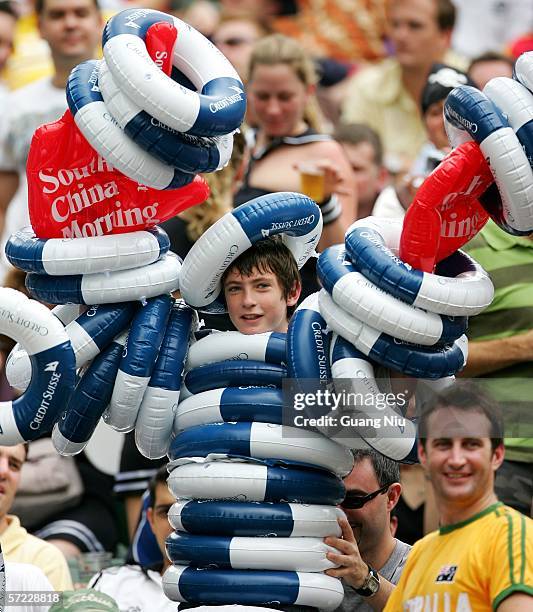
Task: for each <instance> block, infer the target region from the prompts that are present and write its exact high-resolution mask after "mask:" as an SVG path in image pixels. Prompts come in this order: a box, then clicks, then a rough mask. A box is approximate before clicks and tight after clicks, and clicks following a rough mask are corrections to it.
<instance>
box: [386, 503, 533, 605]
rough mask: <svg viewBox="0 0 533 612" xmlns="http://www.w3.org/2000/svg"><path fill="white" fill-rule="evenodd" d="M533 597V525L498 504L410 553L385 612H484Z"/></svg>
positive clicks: (421, 542) (435, 535)
mask: <svg viewBox="0 0 533 612" xmlns="http://www.w3.org/2000/svg"><path fill="white" fill-rule="evenodd" d="M516 592H522V593H527V594H529V595H531V596H533V521H531V519H529V518H527V517H525V516H524V515H522V514H520V513H519V512H516V510H513V509H512V508H509V507H508V506H504V505H503V504H502V503H500V502H498V503H496V504H493V505H492V506H489V507H488V508H486V509H485V510H483V511H482V512H480V513H479V514H476V515H475V516H473V517H471V518H470V519H468V520H466V521H463V522H461V523H457V524H455V525H447V526H446V527H442V528H441V529H440V530H439V531H435V532H433V533H430V534H429V535H427V536H426V537H425V538H423V539H422V540H419V541H418V542H417V543H416V544H415V545H414V546H413V548H412V549H411V552H410V553H409V556H408V558H407V563H406V565H405V567H404V570H403V573H402V576H401V578H400V581H399V583H398V585H397V587H396V588H395V589H394V591H393V592H392V595H391V596H390V598H389V601H388V602H387V606H386V607H385V612H484V611H489V610H492V609H494V610H496V609H497V607H498V606H499V604H500V603H501V602H502V601H503V600H504V599H505V598H506V597H508V596H509V595H511V594H512V593H516Z"/></svg>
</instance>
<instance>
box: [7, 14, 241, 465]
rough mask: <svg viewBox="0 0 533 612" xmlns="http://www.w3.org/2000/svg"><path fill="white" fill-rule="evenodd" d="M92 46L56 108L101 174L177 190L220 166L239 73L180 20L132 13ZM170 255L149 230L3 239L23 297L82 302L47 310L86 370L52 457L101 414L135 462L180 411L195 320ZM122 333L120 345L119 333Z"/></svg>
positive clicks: (156, 451)
mask: <svg viewBox="0 0 533 612" xmlns="http://www.w3.org/2000/svg"><path fill="white" fill-rule="evenodd" d="M159 23H170V24H172V25H173V26H175V27H176V29H177V30H179V36H178V39H177V43H176V45H175V46H174V51H173V58H172V64H173V65H174V73H173V76H172V78H170V77H167V76H166V75H165V74H164V73H163V72H162V71H161V70H160V69H159V67H158V66H157V65H156V63H155V62H154V61H152V59H151V58H150V55H149V54H148V52H147V49H146V44H145V40H146V37H147V32H148V30H149V28H150V27H151V26H152V25H154V24H159ZM103 47H104V57H105V60H104V61H102V62H85V63H84V64H80V65H79V66H78V67H77V68H76V69H74V71H73V72H72V74H71V75H70V77H69V80H68V83H67V101H68V105H69V108H70V110H71V112H72V114H73V116H74V119H75V121H76V124H77V125H78V127H79V128H80V130H81V132H82V133H83V135H84V136H85V138H86V139H87V140H88V142H89V143H90V144H91V146H92V147H93V148H95V149H96V150H97V152H98V153H99V154H100V155H101V156H102V157H104V158H105V159H106V160H107V161H108V162H109V163H110V165H112V166H113V167H116V168H117V169H118V170H120V171H121V172H123V173H124V174H125V175H127V176H128V177H130V178H131V179H133V180H135V181H137V182H139V183H141V184H144V185H148V186H150V187H153V188H156V189H171V188H176V187H180V186H182V185H185V184H187V183H189V182H191V181H192V180H193V178H194V173H195V172H211V171H215V170H218V169H220V168H222V167H223V166H224V165H226V163H227V162H228V160H229V158H230V156H231V152H232V146H233V136H232V134H233V133H234V132H235V130H237V129H238V127H239V125H240V123H241V122H242V119H243V117H244V112H245V107H246V100H245V95H244V92H243V86H242V83H241V81H240V79H239V78H238V75H237V73H236V72H235V70H234V69H233V67H232V66H231V64H230V63H229V62H228V61H227V59H226V58H225V57H224V56H223V55H222V54H221V53H220V52H219V51H218V50H217V49H216V48H215V47H214V46H213V45H212V43H210V42H209V41H208V40H207V39H206V38H205V37H203V36H202V35H201V34H200V33H199V32H197V31H196V30H194V29H193V28H191V27H190V26H189V25H187V24H185V23H184V22H182V21H180V20H179V19H177V18H173V17H170V16H169V15H166V14H165V13H161V12H158V11H152V10H143V9H139V10H137V9H132V10H126V11H123V12H122V13H120V14H117V15H116V16H114V17H113V18H112V19H111V20H110V21H109V22H108V23H107V25H106V28H105V32H104V37H103ZM176 81H177V82H179V83H180V85H179V86H177V85H176ZM102 95H103V97H102ZM169 109H172V110H169ZM174 109H179V110H177V111H175V110H174ZM168 248H169V239H168V236H167V235H166V234H165V233H164V232H162V231H161V230H159V229H157V228H154V229H151V230H146V231H139V232H133V233H130V234H122V235H120V236H116V235H109V236H100V237H95V238H81V239H75V240H58V239H50V240H40V239H38V238H36V237H35V235H34V234H33V232H32V231H31V230H30V229H25V230H23V231H21V232H18V233H17V234H15V235H14V236H12V237H11V239H10V241H9V243H8V245H7V248H6V252H7V256H8V258H9V260H10V261H11V263H12V264H13V265H15V266H16V267H19V268H21V269H22V270H24V271H26V272H28V276H27V287H28V290H29V291H30V293H31V294H32V295H33V296H35V297H36V298H38V299H40V300H42V301H43V302H46V303H50V304H63V303H76V304H85V305H88V306H93V307H92V308H89V310H87V312H85V313H82V314H81V315H80V313H79V312H77V313H76V314H78V315H79V317H78V319H76V320H75V321H74V320H73V319H74V316H71V315H70V314H67V313H66V312H65V311H64V310H63V309H59V311H58V317H61V316H63V319H64V322H65V324H67V334H68V336H69V338H70V340H71V343H72V345H73V348H74V354H75V361H76V363H75V366H76V368H78V370H79V369H80V368H82V367H83V368H87V369H86V371H84V374H83V377H82V378H81V379H80V380H79V382H78V384H77V386H76V389H75V391H74V393H73V395H72V397H71V400H70V403H69V404H68V406H67V409H66V412H65V414H64V415H63V417H62V419H61V420H60V421H59V423H58V425H56V427H55V429H54V432H53V440H54V444H55V445H56V448H57V449H58V450H59V452H61V453H65V454H71V453H77V452H80V451H81V450H82V449H83V448H84V447H85V445H86V444H87V442H88V440H89V438H90V436H91V434H92V432H93V430H94V428H95V427H96V424H97V422H98V420H99V418H100V416H101V415H102V414H103V415H104V420H106V422H108V423H109V424H110V425H111V426H112V427H114V428H115V429H117V430H119V431H124V432H125V431H130V430H132V429H133V428H134V427H135V425H136V423H137V424H138V426H137V428H136V434H137V436H136V438H137V444H138V445H139V448H141V451H142V452H144V453H145V454H147V455H149V456H163V455H164V454H165V453H166V450H167V448H168V444H169V441H170V436H171V432H172V422H173V413H172V411H171V410H168V409H167V408H168V407H170V408H171V407H172V406H175V405H176V403H177V399H178V395H179V387H180V383H181V376H180V375H179V376H176V375H175V374H176V370H178V374H181V370H180V367H182V365H183V362H184V359H185V356H186V349H187V346H188V339H189V335H190V331H191V326H192V323H193V320H194V318H193V311H192V310H191V309H189V308H188V307H186V306H185V305H184V304H182V303H179V304H173V301H172V299H171V297H170V293H171V292H172V291H174V290H176V289H177V288H178V285H179V283H178V279H179V272H180V267H181V261H180V260H179V258H178V257H177V256H176V255H174V254H173V253H169V252H168ZM137 301H141V302H142V303H143V304H144V306H143V308H140V309H139V308H138V304H135V302H137ZM61 313H62V314H61ZM65 317H67V318H66V319H65ZM130 322H131V325H130ZM128 325H130V330H129V335H127V334H126V333H123V331H124V329H125V328H126V327H128ZM91 360H93V361H92V362H91ZM90 362H91V365H90V366H88V364H89V363H90ZM180 364H181V366H180ZM8 376H9V380H10V381H11V382H12V384H13V385H14V386H17V387H18V388H21V389H25V388H26V387H27V386H28V384H29V381H30V377H31V365H30V358H29V357H28V355H27V353H26V352H25V351H24V350H19V348H18V347H17V350H16V351H15V352H14V353H13V355H12V356H11V358H10V360H9V363H8ZM66 378H67V377H65V379H66ZM65 403H66V402H65ZM51 412H52V411H50V414H51ZM48 420H49V419H48ZM46 422H47V423H48V421H46ZM52 424H53V421H50V423H48V426H49V427H51V425H52ZM40 431H41V432H42V428H41V430H40Z"/></svg>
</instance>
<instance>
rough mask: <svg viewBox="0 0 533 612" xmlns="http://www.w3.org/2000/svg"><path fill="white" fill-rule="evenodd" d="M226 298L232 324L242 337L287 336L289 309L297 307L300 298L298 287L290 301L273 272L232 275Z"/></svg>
mask: <svg viewBox="0 0 533 612" xmlns="http://www.w3.org/2000/svg"><path fill="white" fill-rule="evenodd" d="M224 295H225V297H226V304H227V306H228V314H229V317H230V319H231V322H232V323H233V325H235V327H236V328H237V329H238V330H239V331H240V332H241V334H260V333H263V332H269V331H277V332H286V331H287V325H288V319H287V306H294V305H295V304H296V302H297V301H298V297H299V295H300V288H299V287H295V288H294V290H293V291H291V293H290V295H289V296H288V297H287V298H284V297H283V291H282V288H281V285H280V283H279V281H278V279H277V277H276V275H275V274H273V273H272V272H267V271H265V272H260V271H259V270H258V269H257V268H254V269H253V272H252V274H251V275H250V276H242V275H241V274H240V273H239V271H238V270H236V269H234V270H231V271H230V272H229V274H228V275H227V277H226V280H225V283H224Z"/></svg>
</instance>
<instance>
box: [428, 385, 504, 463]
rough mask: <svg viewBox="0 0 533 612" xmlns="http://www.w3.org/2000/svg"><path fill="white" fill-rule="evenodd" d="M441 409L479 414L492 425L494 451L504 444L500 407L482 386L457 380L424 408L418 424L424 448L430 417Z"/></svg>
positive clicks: (491, 437) (491, 439)
mask: <svg viewBox="0 0 533 612" xmlns="http://www.w3.org/2000/svg"><path fill="white" fill-rule="evenodd" d="M440 408H454V409H455V410H458V411H460V412H478V413H480V414H483V415H485V416H486V417H487V419H488V421H489V423H490V441H491V446H492V450H493V451H494V450H495V449H496V448H497V447H498V446H500V445H501V444H503V430H504V426H503V417H502V412H501V410H500V407H499V405H498V404H497V403H496V402H495V401H494V400H493V399H492V398H491V397H489V396H488V395H487V394H486V393H485V392H484V391H482V389H481V388H480V386H479V385H478V384H476V383H474V382H472V381H466V380H465V381H462V380H461V381H459V380H456V381H455V382H454V383H453V385H452V386H450V387H448V388H447V389H445V390H444V391H442V392H440V393H436V394H435V395H434V397H433V398H432V399H431V400H430V401H429V402H428V403H427V404H425V405H424V406H423V407H422V410H421V414H420V420H419V422H418V435H419V439H420V443H421V444H422V447H423V448H425V447H426V440H427V438H428V436H429V432H428V423H429V417H430V416H431V415H432V414H433V413H434V412H436V411H437V410H439V409H440Z"/></svg>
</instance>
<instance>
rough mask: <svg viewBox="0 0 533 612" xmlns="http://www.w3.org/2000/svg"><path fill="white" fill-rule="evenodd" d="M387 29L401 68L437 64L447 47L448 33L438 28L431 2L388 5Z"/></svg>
mask: <svg viewBox="0 0 533 612" xmlns="http://www.w3.org/2000/svg"><path fill="white" fill-rule="evenodd" d="M388 25H389V36H390V38H391V41H392V43H393V45H394V48H395V50H396V59H397V60H398V62H399V63H400V65H401V66H402V68H406V69H416V68H425V67H426V66H429V65H431V64H432V63H433V62H435V61H437V60H440V59H441V58H442V55H443V53H444V52H445V51H446V49H447V48H448V46H449V41H450V32H442V31H441V30H440V29H439V27H438V23H437V6H436V2H435V0H394V1H393V2H390V8H389V20H388Z"/></svg>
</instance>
